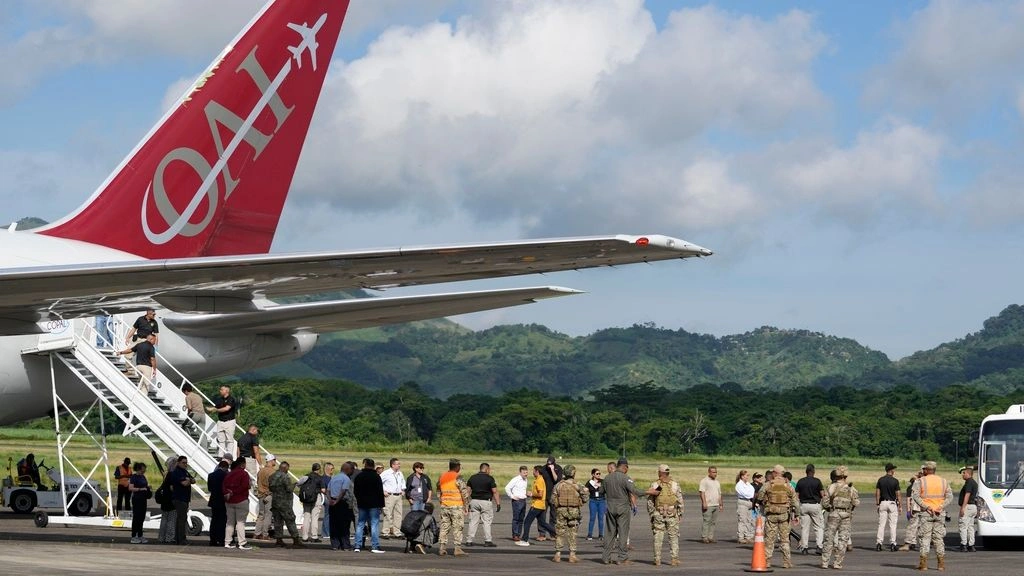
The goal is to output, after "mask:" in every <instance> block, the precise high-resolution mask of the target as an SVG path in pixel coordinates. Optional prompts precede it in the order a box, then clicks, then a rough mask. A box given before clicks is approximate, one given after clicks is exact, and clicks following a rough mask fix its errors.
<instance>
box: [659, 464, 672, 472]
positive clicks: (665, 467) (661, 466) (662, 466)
mask: <svg viewBox="0 0 1024 576" xmlns="http://www.w3.org/2000/svg"><path fill="white" fill-rule="evenodd" d="M668 471H669V467H668V464H658V473H659V474H660V473H662V472H668Z"/></svg>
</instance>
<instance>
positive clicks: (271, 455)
mask: <svg viewBox="0 0 1024 576" xmlns="http://www.w3.org/2000/svg"><path fill="white" fill-rule="evenodd" d="M271 460H277V456H274V455H273V454H267V462H270V461H271Z"/></svg>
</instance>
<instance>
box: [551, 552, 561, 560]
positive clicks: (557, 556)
mask: <svg viewBox="0 0 1024 576" xmlns="http://www.w3.org/2000/svg"><path fill="white" fill-rule="evenodd" d="M551 561H552V562H561V561H562V553H561V552H558V551H556V552H555V556H554V557H553V558H552V559H551Z"/></svg>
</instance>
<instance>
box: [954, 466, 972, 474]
mask: <svg viewBox="0 0 1024 576" xmlns="http://www.w3.org/2000/svg"><path fill="white" fill-rule="evenodd" d="M964 470H972V471H973V470H974V466H961V467H960V469H959V470H957V472H959V473H960V474H963V473H964Z"/></svg>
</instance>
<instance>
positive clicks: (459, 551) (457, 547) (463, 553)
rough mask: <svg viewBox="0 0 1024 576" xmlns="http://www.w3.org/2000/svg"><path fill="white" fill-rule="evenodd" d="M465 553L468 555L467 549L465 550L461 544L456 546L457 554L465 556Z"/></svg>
mask: <svg viewBox="0 0 1024 576" xmlns="http://www.w3.org/2000/svg"><path fill="white" fill-rule="evenodd" d="M465 555H466V551H465V550H463V549H462V547H461V546H456V547H455V556H465Z"/></svg>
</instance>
